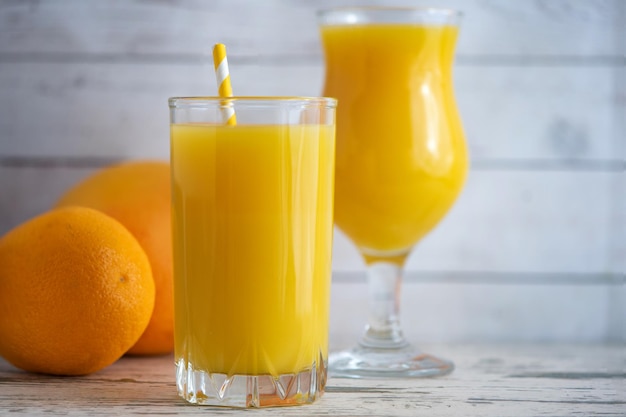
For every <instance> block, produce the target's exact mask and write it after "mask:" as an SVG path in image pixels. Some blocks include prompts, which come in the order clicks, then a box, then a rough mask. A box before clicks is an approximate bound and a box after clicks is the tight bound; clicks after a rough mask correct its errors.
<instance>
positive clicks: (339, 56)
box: [318, 8, 468, 378]
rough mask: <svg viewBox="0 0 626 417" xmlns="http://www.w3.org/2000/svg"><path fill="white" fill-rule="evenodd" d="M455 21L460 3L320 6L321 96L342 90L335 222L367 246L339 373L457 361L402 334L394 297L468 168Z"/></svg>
mask: <svg viewBox="0 0 626 417" xmlns="http://www.w3.org/2000/svg"><path fill="white" fill-rule="evenodd" d="M460 19H461V15H460V13H458V12H456V11H453V10H444V9H413V8H345V9H334V10H325V11H322V12H320V13H319V15H318V23H319V25H320V32H321V38H322V43H323V48H324V54H325V59H326V79H325V89H324V94H325V95H327V96H330V97H335V98H337V99H338V100H339V111H338V113H337V154H336V173H335V175H336V183H335V224H336V225H337V226H338V227H339V228H340V229H341V230H342V231H343V232H344V233H345V234H346V235H347V236H348V237H349V238H350V239H351V240H352V241H353V242H354V243H355V245H356V246H357V247H358V249H359V251H360V253H361V254H362V255H363V257H364V259H365V262H366V264H367V276H368V281H369V321H368V325H367V327H366V331H365V334H364V335H363V337H362V338H361V340H360V341H359V343H358V345H357V346H356V347H355V348H354V349H352V350H349V351H345V352H339V353H336V354H333V355H331V358H330V364H329V366H330V369H331V372H333V373H334V374H335V375H340V376H346V377H355V378H358V377H368V376H400V377H420V376H433V375H442V374H446V373H448V372H450V371H452V369H453V364H452V363H451V362H449V361H446V360H443V359H439V358H437V357H434V356H432V355H429V354H425V353H423V352H421V351H419V350H418V349H416V348H414V347H413V346H412V345H411V344H409V343H408V342H407V340H406V339H405V337H404V336H403V332H402V329H401V327H400V322H399V298H400V289H401V285H400V284H401V276H402V269H403V265H404V263H405V260H406V258H407V256H408V255H409V253H410V252H411V250H412V249H413V247H414V246H415V244H416V243H417V242H418V241H419V240H420V239H421V238H422V237H424V236H425V235H426V234H427V233H428V232H429V231H430V230H432V229H433V228H434V227H435V226H436V225H437V223H438V222H439V221H440V220H441V219H442V218H443V217H444V216H445V214H446V212H447V211H448V210H449V209H450V207H451V206H452V204H453V203H454V201H455V199H456V198H457V196H458V194H459V192H460V191H461V188H462V187H463V183H464V181H465V176H466V172H467V169H468V158H467V150H466V144H465V139H464V134H463V129H462V126H461V121H460V118H459V114H458V111H457V106H456V103H455V98H454V91H453V83H452V66H453V60H454V49H455V43H456V40H457V35H458V25H459V23H460ZM424 320H426V318H424ZM428 320H436V318H434V317H433V318H428Z"/></svg>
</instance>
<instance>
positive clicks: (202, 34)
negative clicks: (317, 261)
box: [0, 0, 626, 342]
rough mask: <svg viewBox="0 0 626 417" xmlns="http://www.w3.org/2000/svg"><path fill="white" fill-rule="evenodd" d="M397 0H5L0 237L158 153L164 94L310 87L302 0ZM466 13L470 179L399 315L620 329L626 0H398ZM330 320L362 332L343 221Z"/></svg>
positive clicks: (415, 334)
mask: <svg viewBox="0 0 626 417" xmlns="http://www.w3.org/2000/svg"><path fill="white" fill-rule="evenodd" d="M357 3H360V4H367V5H373V4H391V3H392V2H390V1H387V2H386V1H382V0H380V1H369V0H361V1H359V2H356V1H347V0H346V1H331V0H320V1H315V0H300V1H298V0H291V1H289V0H264V1H252V0H248V1H245V0H213V1H201V0H169V1H168V0H144V1H140V0H128V1H122V0H118V1H98V2H96V1H83V0H56V1H53V0H41V1H27V0H25V1H17V0H0V234H3V233H4V232H6V231H8V230H9V229H10V228H12V227H13V226H15V225H17V224H18V223H20V222H21V221H23V220H25V219H28V218H30V217H32V216H34V215H36V214H38V213H40V212H42V211H44V210H46V209H48V208H49V207H50V205H51V204H52V203H53V202H54V201H55V199H56V198H57V197H58V196H59V195H60V193H61V192H62V191H63V190H64V189H65V188H66V187H68V186H70V185H71V184H73V183H75V182H76V181H78V180H80V179H81V178H83V177H84V176H86V175H87V174H89V173H90V172H92V171H94V170H95V169H97V168H99V167H101V166H103V165H106V164H108V163H110V162H113V161H118V160H124V159H136V158H163V159H166V158H167V157H168V134H169V130H168V111H167V102H166V100H167V98H168V97H170V96H176V95H178V96H181V95H214V94H215V93H216V88H215V82H214V77H213V70H212V63H211V59H210V49H211V46H212V45H213V44H214V43H216V42H218V41H220V42H224V43H226V44H227V46H228V52H229V60H230V65H231V74H232V79H233V87H234V90H235V93H236V94H238V95H256V94H259V95H282V94H286V95H319V94H320V93H321V89H322V77H323V59H322V55H321V49H320V43H319V39H318V33H317V26H316V21H315V11H316V10H317V9H320V8H325V7H329V6H339V5H352V4H357ZM393 4H396V5H421V6H424V5H435V6H450V7H454V8H458V9H461V10H463V11H464V12H465V19H464V22H463V26H462V31H461V38H460V41H459V45H458V59H457V66H456V71H455V78H456V91H457V97H458V101H459V105H460V108H461V113H462V116H463V120H464V124H465V128H466V133H467V139H468V141H469V147H470V150H471V157H472V169H471V173H470V175H469V180H468V184H467V187H466V189H465V191H464V192H463V195H462V196H461V198H460V200H459V202H458V204H457V205H456V206H455V207H454V208H453V210H452V212H451V213H450V214H449V216H448V217H447V218H446V219H445V220H444V222H443V223H442V224H441V225H440V227H438V228H437V229H436V230H435V231H434V232H433V233H432V234H431V235H429V236H428V237H427V238H426V239H425V240H424V241H423V242H422V243H421V244H420V245H419V247H418V248H417V249H416V251H415V252H414V254H413V255H412V257H411V258H410V261H409V265H408V269H409V271H408V273H407V277H406V280H405V286H404V291H403V315H402V316H403V321H404V324H405V327H406V332H407V333H408V334H409V336H410V337H411V338H413V339H418V340H422V341H425V342H430V341H450V342H465V341H511V340H513V341H520V342H524V341H537V340H545V341H584V342H594V341H623V340H624V337H625V336H624V335H625V326H626V307H625V305H626V290H625V279H624V271H625V270H626V261H625V260H626V195H625V193H626V181H625V174H624V170H625V164H626V163H625V142H626V137H625V136H626V126H625V124H626V109H625V107H626V74H625V63H624V54H625V50H626V46H625V45H626V25H625V24H624V22H625V21H626V13H625V5H626V2H625V1H621V0H534V1H532V0H520V1H508V0H468V1H462V0H457V1H454V0H450V1H438V0H432V1H430V2H429V3H428V2H426V1H422V0H414V1H407V0H395V1H394V2H393ZM334 255H335V256H334V276H333V279H334V286H333V304H332V326H331V332H332V334H335V335H338V334H340V333H341V334H344V338H343V339H345V334H346V333H352V334H354V337H356V335H358V334H359V332H360V330H361V327H362V324H363V323H362V318H363V317H365V304H364V303H363V299H364V298H363V297H364V296H365V292H366V287H365V283H364V276H363V274H362V268H363V263H362V261H361V260H360V258H359V256H358V254H357V253H356V251H355V250H354V248H353V247H352V246H351V245H350V243H349V241H348V240H347V239H346V238H345V237H344V236H342V235H341V234H337V236H336V245H335V250H334Z"/></svg>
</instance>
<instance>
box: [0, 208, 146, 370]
mask: <svg viewBox="0 0 626 417" xmlns="http://www.w3.org/2000/svg"><path fill="white" fill-rule="evenodd" d="M153 307H154V282H153V279H152V273H151V271H150V263H149V261H148V257H147V256H146V254H145V252H144V251H143V249H142V248H141V246H140V245H139V243H138V242H137V240H136V239H135V238H134V237H133V235H132V234H131V233H130V232H129V231H128V230H126V228H125V227H124V226H123V225H122V224H120V223H119V222H118V221H116V220H114V219H112V218H111V217H109V216H107V215H105V214H103V213H101V212H99V211H96V210H92V209H88V208H84V207H66V208H62V209H58V210H53V211H50V212H48V213H45V214H42V215H40V216H38V217H35V218H34V219H31V220H29V221H27V222H25V223H23V224H22V225H20V226H18V227H16V228H14V229H13V230H11V231H9V232H8V233H7V234H6V235H4V236H3V237H2V238H1V239H0V355H2V356H3V357H4V358H6V359H7V360H8V361H9V362H11V363H12V364H13V365H15V366H17V367H18V368H22V369H24V370H27V371H32V372H42V373H49V374H57V375H84V374H89V373H92V372H96V371H98V370H100V369H102V368H104V367H106V366H108V365H110V364H112V363H113V362H115V361H116V360H117V359H118V358H120V357H121V356H122V355H123V354H124V353H125V352H126V351H127V350H128V348H129V347H131V346H132V345H133V344H134V343H135V342H136V341H137V339H139V337H140V336H141V334H142V333H143V331H144V329H145V328H146V326H147V325H148V322H149V320H150V315H151V313H152V309H153Z"/></svg>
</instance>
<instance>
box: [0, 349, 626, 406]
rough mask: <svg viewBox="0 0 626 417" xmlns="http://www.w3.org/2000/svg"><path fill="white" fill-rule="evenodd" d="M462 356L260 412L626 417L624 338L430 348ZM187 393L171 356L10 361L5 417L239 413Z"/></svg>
mask: <svg viewBox="0 0 626 417" xmlns="http://www.w3.org/2000/svg"><path fill="white" fill-rule="evenodd" d="M427 347H428V350H431V351H436V352H437V353H440V354H445V356H447V357H449V358H451V359H453V360H454V361H455V362H456V367H457V368H456V370H455V371H454V372H453V373H452V374H451V375H449V376H446V377H443V378H433V379H417V380H409V381H402V380H397V379H393V380H350V379H339V378H332V377H331V378H330V379H329V381H328V386H327V391H326V394H325V395H324V397H323V398H322V399H321V400H320V401H318V402H317V403H315V404H313V405H309V406H301V407H288V408H274V409H259V410H251V411H247V412H251V413H254V414H255V415H259V416H266V415H273V416H283V415H289V416H291V415H293V416H296V415H306V416H329V415H330V416H375V415H376V416H380V415H385V416H422V415H423V416H429V417H432V416H501V417H504V416H594V415H602V416H625V415H626V346H624V345H525V346H515V345H469V346H468V345H463V346H461V345H459V346H427ZM243 412H244V411H243V410H241V409H226V408H213V407H202V406H194V405H189V404H187V403H186V402H185V401H183V400H182V399H180V398H178V396H177V394H176V389H175V386H174V365H173V359H172V357H171V356H164V357H152V358H138V357H125V358H122V359H121V360H120V361H118V362H117V363H115V364H114V365H112V366H110V367H109V368H106V369H104V370H102V371H100V372H98V373H96V374H93V375H89V376H86V377H79V378H76V377H51V376H44V375H36V374H30V373H26V372H23V371H20V370H18V369H15V368H14V367H12V366H11V365H9V364H8V363H7V362H5V361H3V360H2V359H0V416H19V415H28V416H59V415H70V416H83V415H88V416H122V415H204V416H206V415H239V414H240V413H243Z"/></svg>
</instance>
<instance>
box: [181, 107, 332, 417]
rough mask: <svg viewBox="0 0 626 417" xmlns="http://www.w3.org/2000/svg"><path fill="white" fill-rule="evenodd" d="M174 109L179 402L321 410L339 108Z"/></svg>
mask: <svg viewBox="0 0 626 417" xmlns="http://www.w3.org/2000/svg"><path fill="white" fill-rule="evenodd" d="M169 105H170V118H171V170H172V223H173V240H174V312H175V332H174V333H175V361H176V383H177V388H178V393H179V395H180V396H181V397H183V398H185V399H186V400H187V401H189V402H192V403H197V404H209V405H223V406H235V407H265V406H278V405H295V404H305V403H311V402H313V401H314V400H315V399H317V398H318V397H320V396H321V395H322V393H323V392H324V386H325V383H326V368H327V352H328V347H327V346H328V309H329V288H330V270H331V245H332V232H333V220H332V215H333V174H334V155H335V100H333V99H326V98H304V97H274V98H270V97H265V98H264V97H233V98H229V99H227V100H225V99H223V98H219V97H198V98H172V99H170V100H169ZM224 106H230V107H231V108H232V109H234V111H235V114H236V116H237V124H236V125H232V126H231V125H225V124H224V123H223V118H222V115H223V113H222V110H224Z"/></svg>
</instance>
